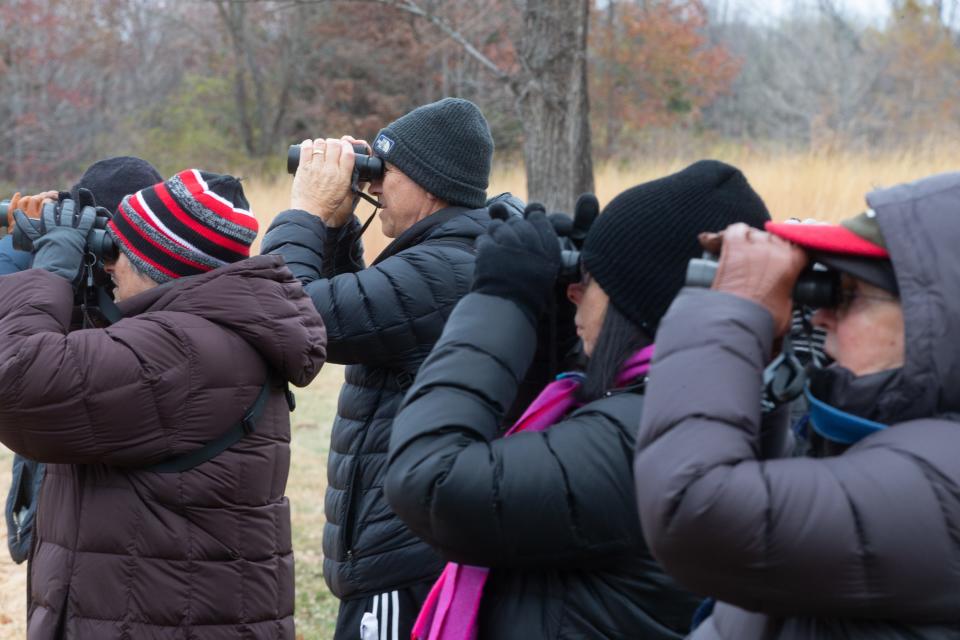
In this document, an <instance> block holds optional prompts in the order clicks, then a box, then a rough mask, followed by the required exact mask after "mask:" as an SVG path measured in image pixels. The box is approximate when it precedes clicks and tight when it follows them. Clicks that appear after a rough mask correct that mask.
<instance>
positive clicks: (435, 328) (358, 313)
mask: <svg viewBox="0 0 960 640" xmlns="http://www.w3.org/2000/svg"><path fill="white" fill-rule="evenodd" d="M294 229H296V231H294ZM328 232H329V230H328V229H326V227H325V226H324V225H323V224H322V223H321V222H320V221H319V220H317V219H316V218H314V217H313V216H309V214H306V213H305V212H298V211H288V212H284V213H282V214H280V215H279V216H278V217H277V219H276V220H275V221H274V223H273V225H271V228H270V231H268V232H267V235H266V236H265V238H264V242H263V247H262V248H263V251H264V252H265V253H276V254H279V255H281V256H283V258H284V260H286V262H287V265H288V266H290V267H291V270H292V271H293V273H294V275H295V276H296V277H297V278H298V279H299V280H300V281H301V282H302V283H303V284H304V288H305V289H306V291H307V293H308V294H309V295H310V297H311V298H312V299H313V302H314V305H315V306H316V308H317V311H319V312H320V315H321V316H322V317H323V321H324V324H325V325H326V328H327V360H328V362H336V363H340V364H356V363H363V364H366V365H371V366H385V367H397V368H403V367H404V366H405V365H406V364H407V363H409V362H419V360H420V359H421V358H422V357H423V356H424V355H425V353H426V351H427V350H428V349H429V346H430V345H431V344H432V343H433V341H434V340H435V339H436V336H437V334H438V333H439V332H440V328H441V327H442V326H443V323H444V321H445V320H446V317H447V316H448V315H449V313H450V310H451V309H452V308H453V305H454V304H456V302H457V300H459V298H460V297H461V296H462V295H463V294H464V293H465V292H466V291H467V290H468V289H469V287H470V282H471V280H472V274H473V262H474V256H473V255H472V254H471V253H469V252H467V251H463V250H462V249H457V248H452V247H450V246H447V245H438V244H433V245H431V244H430V243H429V242H428V243H423V244H420V245H417V246H415V247H412V248H410V249H407V250H405V251H401V252H400V253H398V254H397V255H394V256H392V257H390V258H387V259H386V260H384V261H382V262H380V263H379V264H377V265H376V266H373V267H370V268H368V269H354V268H352V267H350V268H347V270H346V272H338V273H337V275H333V276H331V277H323V276H324V274H326V273H328V270H327V268H326V267H325V266H324V263H325V253H324V252H325V251H329V248H330V247H331V246H332V244H331V243H330V242H329V240H328V239H327V235H326V234H327V233H328ZM340 233H348V231H341V232H340ZM294 236H296V237H297V238H298V239H297V240H296V241H293V239H292V238H293V237H294ZM338 251H339V252H338V253H335V255H336V256H339V258H338V261H342V262H343V263H344V265H345V266H347V267H349V265H353V266H354V267H355V266H357V263H356V262H355V260H354V259H353V258H351V257H350V256H351V255H354V254H351V253H350V251H354V252H355V249H351V250H350V251H348V250H347V249H345V248H343V247H341V248H339V249H338Z"/></svg>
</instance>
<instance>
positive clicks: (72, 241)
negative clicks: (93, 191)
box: [14, 189, 97, 286]
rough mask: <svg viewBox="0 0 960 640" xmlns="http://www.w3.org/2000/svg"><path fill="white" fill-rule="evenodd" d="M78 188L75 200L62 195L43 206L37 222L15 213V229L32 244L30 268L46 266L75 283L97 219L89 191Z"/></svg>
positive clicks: (45, 267) (78, 278)
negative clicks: (78, 192) (59, 198)
mask: <svg viewBox="0 0 960 640" xmlns="http://www.w3.org/2000/svg"><path fill="white" fill-rule="evenodd" d="M85 191H86V190H85V189H81V193H80V195H79V196H78V201H77V202H74V201H73V200H71V199H69V198H63V199H61V200H60V201H59V202H48V203H47V204H45V205H43V211H42V213H41V218H40V220H39V221H34V220H31V219H30V218H28V217H27V216H26V214H24V213H23V212H22V211H20V210H19V209H18V210H17V211H16V212H15V213H14V217H15V218H16V220H17V228H18V229H21V230H22V231H23V233H24V234H26V236H27V237H28V238H30V241H31V242H32V243H33V268H35V269H46V270H47V271H49V272H51V273H55V274H57V275H58V276H60V277H62V278H64V279H66V280H67V281H68V282H70V283H71V284H73V285H74V286H76V285H77V284H78V283H79V281H80V276H81V274H82V272H83V259H84V254H85V253H86V249H85V247H86V244H87V236H89V235H90V230H91V229H93V225H94V222H95V221H96V218H97V212H96V207H95V204H94V202H93V197H92V196H91V195H90V192H89V191H86V193H84V192H85Z"/></svg>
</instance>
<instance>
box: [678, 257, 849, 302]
mask: <svg viewBox="0 0 960 640" xmlns="http://www.w3.org/2000/svg"><path fill="white" fill-rule="evenodd" d="M716 275H717V256H715V255H714V254H712V253H709V252H705V253H704V254H703V257H702V258H694V259H692V260H690V262H688V263H687V279H686V285H687V286H688V287H703V288H705V289H709V288H710V287H711V286H713V279H714V278H715V277H716ZM839 295H840V274H839V273H838V272H837V271H834V270H833V269H825V268H822V267H820V268H818V267H817V266H816V265H815V266H814V267H811V268H809V269H806V270H804V271H803V272H802V273H801V274H800V277H799V278H797V283H796V284H795V285H794V287H793V301H794V303H796V304H797V305H799V306H802V307H810V308H812V309H823V308H832V307H835V306H836V305H837V301H838V299H839Z"/></svg>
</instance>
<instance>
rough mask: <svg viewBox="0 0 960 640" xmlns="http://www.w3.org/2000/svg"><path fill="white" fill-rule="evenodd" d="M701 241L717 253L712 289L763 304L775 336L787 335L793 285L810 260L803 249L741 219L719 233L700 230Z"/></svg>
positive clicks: (704, 245)
mask: <svg viewBox="0 0 960 640" xmlns="http://www.w3.org/2000/svg"><path fill="white" fill-rule="evenodd" d="M700 244H701V245H702V246H703V248H704V249H706V250H707V251H710V252H711V253H719V254H720V261H719V264H718V265H717V275H716V277H714V279H713V287H712V288H713V289H716V290H717V291H725V292H727V293H732V294H733V295H736V296H740V297H741V298H746V299H747V300H752V301H753V302H756V303H757V304H759V305H761V306H763V307H765V308H766V309H767V310H768V311H769V312H770V314H771V315H772V316H773V326H774V331H775V334H774V335H775V336H776V337H777V338H779V337H782V336H784V335H786V333H787V331H789V330H790V319H791V314H792V312H793V286H794V285H795V284H796V282H797V276H799V275H800V272H801V271H803V269H804V267H806V266H807V262H808V261H809V259H808V258H807V254H806V253H805V252H804V251H803V249H800V248H799V247H796V246H794V245H792V244H790V243H789V242H787V241H786V240H783V239H782V238H778V237H777V236H774V235H771V234H769V233H767V232H765V231H760V230H759V229H754V228H753V227H750V226H748V225H746V224H743V223H742V222H741V223H737V224H734V225H730V226H729V227H727V228H726V229H725V230H724V231H721V232H720V233H701V234H700Z"/></svg>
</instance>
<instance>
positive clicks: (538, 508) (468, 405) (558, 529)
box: [386, 293, 699, 640]
mask: <svg viewBox="0 0 960 640" xmlns="http://www.w3.org/2000/svg"><path fill="white" fill-rule="evenodd" d="M535 344H536V336H535V335H534V328H533V326H532V325H531V324H530V322H529V321H528V320H527V318H526V317H525V316H524V315H523V313H522V312H521V311H520V309H519V308H518V307H517V306H516V305H515V304H514V303H513V302H511V301H508V300H505V299H503V298H498V297H493V296H488V295H483V294H479V293H472V294H470V295H469V296H467V297H466V298H464V300H463V301H462V302H461V303H460V304H459V305H458V306H457V308H456V309H455V310H454V312H453V315H452V316H451V318H450V322H449V323H448V324H447V328H446V329H445V330H444V334H443V337H442V338H441V339H440V341H439V342H438V343H437V346H436V348H435V349H434V351H433V353H432V354H431V355H430V357H429V358H428V359H427V361H426V362H425V363H424V365H423V368H422V369H421V370H420V374H419V375H418V376H417V381H416V383H415V384H414V386H413V388H412V389H411V390H410V394H409V395H408V396H407V399H406V402H405V404H404V406H403V408H402V409H401V411H400V413H399V414H398V416H397V419H396V421H395V422H394V429H393V436H392V437H391V442H390V464H389V467H388V469H387V483H386V490H387V498H388V499H389V501H390V504H391V506H393V508H394V509H395V510H396V512H397V513H398V514H399V515H400V517H402V518H403V519H404V521H406V522H407V523H408V524H409V525H410V528H411V529H413V530H414V531H415V532H416V533H417V534H418V535H420V536H421V537H423V538H424V539H425V540H427V541H428V542H430V543H431V544H432V545H434V546H435V547H437V548H438V549H439V550H440V551H441V552H442V553H443V555H444V557H445V558H446V559H448V560H452V561H456V562H461V563H465V564H471V565H481V566H487V567H491V568H492V571H491V572H490V576H489V579H488V582H487V584H486V587H485V589H484V597H483V602H482V604H481V608H480V616H479V637H480V638H484V639H494V638H496V639H498V640H509V639H511V638H515V639H517V640H521V639H522V640H532V639H535V638H656V639H660V638H680V637H682V636H683V634H684V633H685V632H686V631H687V630H688V629H689V626H690V620H691V618H692V615H693V611H694V609H695V608H696V606H697V603H698V601H699V599H698V598H696V597H694V596H692V595H690V594H687V593H685V592H683V591H681V590H680V589H679V588H678V587H677V586H676V585H675V584H674V583H673V581H672V580H671V579H670V578H668V577H667V576H666V575H665V574H664V572H663V571H662V570H661V569H660V568H659V567H658V566H657V565H656V563H655V562H654V561H653V559H652V557H651V556H650V553H649V552H648V551H647V549H646V546H645V544H644V542H643V537H642V535H641V531H640V524H639V519H638V516H637V511H636V504H635V499H634V496H633V478H632V475H631V472H630V462H631V459H632V455H633V443H634V435H635V433H636V430H637V427H638V422H639V416H640V413H641V410H642V408H643V395H642V394H640V393H637V392H627V391H624V392H619V393H616V392H614V393H613V394H611V395H609V396H608V397H605V398H602V399H600V400H597V401H594V402H591V403H589V404H587V405H586V406H584V407H581V408H580V409H577V410H575V411H574V412H572V413H571V414H570V415H568V416H567V417H566V418H564V419H563V420H562V421H560V422H559V423H557V424H555V425H553V426H552V427H551V428H550V429H548V430H546V431H543V432H540V433H532V432H531V433H519V434H517V435H513V436H510V437H509V438H502V439H496V436H497V434H498V426H499V424H500V419H501V417H502V415H503V413H504V411H505V410H506V408H507V407H508V406H509V405H510V403H511V402H512V401H513V397H514V394H515V393H516V390H517V386H518V384H519V382H520V380H521V379H522V378H523V375H524V372H525V370H526V368H527V366H528V365H529V364H530V362H531V359H532V358H533V352H534V346H535Z"/></svg>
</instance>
